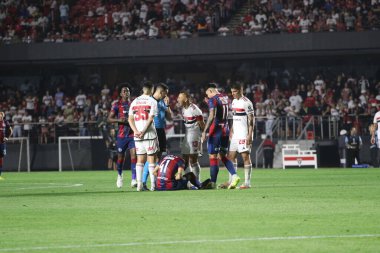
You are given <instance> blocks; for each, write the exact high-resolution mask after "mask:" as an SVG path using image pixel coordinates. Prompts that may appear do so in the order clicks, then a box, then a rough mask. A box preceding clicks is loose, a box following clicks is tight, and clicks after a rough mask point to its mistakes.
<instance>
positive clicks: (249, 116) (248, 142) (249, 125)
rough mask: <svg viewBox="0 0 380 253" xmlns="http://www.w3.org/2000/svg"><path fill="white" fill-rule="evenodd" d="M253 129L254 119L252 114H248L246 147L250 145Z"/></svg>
mask: <svg viewBox="0 0 380 253" xmlns="http://www.w3.org/2000/svg"><path fill="white" fill-rule="evenodd" d="M254 127H255V117H254V116H253V113H252V114H248V135H247V145H251V144H252V139H253V129H254Z"/></svg>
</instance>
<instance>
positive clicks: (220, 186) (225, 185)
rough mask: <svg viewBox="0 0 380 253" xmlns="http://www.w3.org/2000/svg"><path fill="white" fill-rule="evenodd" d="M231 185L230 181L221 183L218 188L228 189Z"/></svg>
mask: <svg viewBox="0 0 380 253" xmlns="http://www.w3.org/2000/svg"><path fill="white" fill-rule="evenodd" d="M229 185H230V183H229V182H224V183H221V184H220V185H218V189H227V188H228V186H229Z"/></svg>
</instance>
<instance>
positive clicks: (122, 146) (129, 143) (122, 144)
mask: <svg viewBox="0 0 380 253" xmlns="http://www.w3.org/2000/svg"><path fill="white" fill-rule="evenodd" d="M130 95H131V92H130V90H129V88H128V87H126V86H124V87H121V88H120V98H119V100H118V101H116V102H115V103H114V104H113V105H112V109H111V112H110V114H109V116H108V122H109V123H117V124H118V125H119V129H118V134H117V139H116V148H117V152H118V158H117V162H116V166H117V173H118V175H117V180H116V186H117V187H118V188H121V187H122V186H123V165H124V154H125V151H126V150H127V149H129V154H130V157H131V171H132V180H131V186H132V187H136V186H137V181H136V162H137V159H136V149H135V141H134V139H133V131H132V129H131V128H130V126H129V123H128V111H129V108H130V104H131V102H130V101H129V99H130Z"/></svg>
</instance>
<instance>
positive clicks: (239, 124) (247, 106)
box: [228, 84, 255, 189]
mask: <svg viewBox="0 0 380 253" xmlns="http://www.w3.org/2000/svg"><path fill="white" fill-rule="evenodd" d="M231 93H232V96H233V97H234V100H233V101H232V115H233V118H232V119H233V120H232V128H231V136H232V137H231V143H230V149H229V153H228V158H229V159H231V161H233V162H234V167H235V168H237V154H238V153H239V154H240V155H241V157H242V158H243V162H244V176H245V181H244V184H242V185H240V187H239V188H240V189H249V188H251V173H252V163H251V156H250V154H251V145H252V140H253V129H254V125H255V118H254V110H253V104H252V102H251V101H250V100H249V99H248V98H247V97H245V96H244V95H243V87H242V86H241V85H240V84H233V85H232V86H231Z"/></svg>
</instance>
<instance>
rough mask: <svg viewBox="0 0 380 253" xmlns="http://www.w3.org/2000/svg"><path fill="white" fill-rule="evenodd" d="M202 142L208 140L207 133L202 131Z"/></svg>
mask: <svg viewBox="0 0 380 253" xmlns="http://www.w3.org/2000/svg"><path fill="white" fill-rule="evenodd" d="M201 140H202V142H205V141H206V133H205V132H202V139H201Z"/></svg>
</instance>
